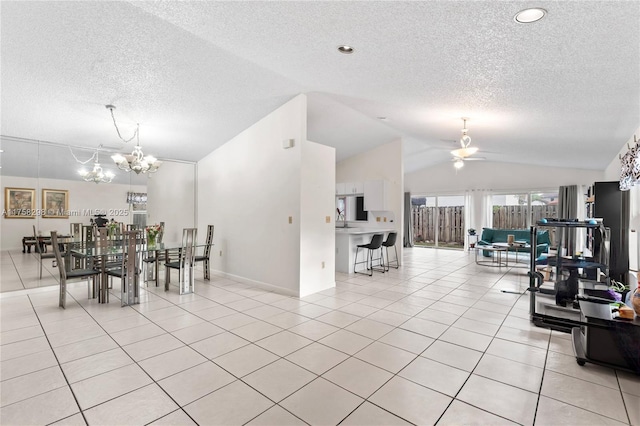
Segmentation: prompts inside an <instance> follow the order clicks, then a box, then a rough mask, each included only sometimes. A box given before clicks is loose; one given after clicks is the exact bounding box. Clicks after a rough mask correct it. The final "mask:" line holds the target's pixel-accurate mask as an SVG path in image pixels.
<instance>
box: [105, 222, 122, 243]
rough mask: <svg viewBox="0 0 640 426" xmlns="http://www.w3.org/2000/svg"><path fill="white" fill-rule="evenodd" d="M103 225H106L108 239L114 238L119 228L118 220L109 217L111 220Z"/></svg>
mask: <svg viewBox="0 0 640 426" xmlns="http://www.w3.org/2000/svg"><path fill="white" fill-rule="evenodd" d="M105 226H106V227H107V236H108V237H109V239H110V240H113V239H115V238H116V233H117V232H118V229H119V228H120V224H119V223H118V222H114V221H113V219H111V222H109V223H107V224H106V225H105Z"/></svg>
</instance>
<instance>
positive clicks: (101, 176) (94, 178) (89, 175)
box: [69, 145, 116, 183]
mask: <svg viewBox="0 0 640 426" xmlns="http://www.w3.org/2000/svg"><path fill="white" fill-rule="evenodd" d="M100 148H102V145H100V146H99V147H98V149H96V152H95V153H94V154H93V155H92V156H91V158H89V159H88V160H86V161H80V160H78V158H77V157H76V156H75V154H74V153H73V151H72V150H71V147H69V151H71V155H73V158H75V160H76V161H77V162H78V163H80V164H87V163H88V162H89V161H91V160H93V170H91V171H87V170H86V169H84V168H82V169H80V170H78V174H79V175H80V176H81V177H82V179H84V180H85V181H87V182H94V183H110V182H111V181H112V180H113V178H114V177H115V176H116V175H115V174H113V173H112V172H110V171H106V172H105V171H103V170H102V166H100V159H99V153H100Z"/></svg>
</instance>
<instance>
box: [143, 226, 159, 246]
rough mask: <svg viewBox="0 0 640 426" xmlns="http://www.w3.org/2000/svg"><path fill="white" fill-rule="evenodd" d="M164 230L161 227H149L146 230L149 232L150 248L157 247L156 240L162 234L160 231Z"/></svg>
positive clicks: (148, 242) (148, 241)
mask: <svg viewBox="0 0 640 426" xmlns="http://www.w3.org/2000/svg"><path fill="white" fill-rule="evenodd" d="M161 229H162V228H161V227H160V225H157V224H156V225H149V226H147V227H146V228H145V231H146V232H147V244H148V245H150V246H155V245H156V240H157V238H158V235H159V234H160V230H161Z"/></svg>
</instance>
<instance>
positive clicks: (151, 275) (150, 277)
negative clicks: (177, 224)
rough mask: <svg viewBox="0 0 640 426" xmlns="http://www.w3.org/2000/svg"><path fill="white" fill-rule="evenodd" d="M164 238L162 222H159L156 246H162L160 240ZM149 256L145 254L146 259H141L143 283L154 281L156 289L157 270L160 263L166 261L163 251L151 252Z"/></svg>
mask: <svg viewBox="0 0 640 426" xmlns="http://www.w3.org/2000/svg"><path fill="white" fill-rule="evenodd" d="M163 237H164V222H160V232H159V233H158V236H157V237H156V245H160V244H162V238H163ZM151 253H152V254H150V253H149V252H147V253H146V257H144V259H142V262H143V266H144V283H145V285H146V284H147V283H148V282H149V281H155V282H156V287H158V270H159V267H158V266H159V264H160V262H164V261H165V260H166V258H165V253H164V252H163V251H159V250H156V251H153V252H151Z"/></svg>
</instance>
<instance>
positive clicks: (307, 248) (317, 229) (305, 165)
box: [300, 142, 336, 297]
mask: <svg viewBox="0 0 640 426" xmlns="http://www.w3.org/2000/svg"><path fill="white" fill-rule="evenodd" d="M335 175H336V150H335V148H332V147H328V146H325V145H320V144H317V143H313V142H306V143H305V144H304V145H303V146H302V169H301V188H300V195H301V202H300V206H301V208H300V297H304V296H306V295H309V294H312V293H316V292H318V291H321V290H324V289H326V288H330V287H335V272H336V267H335V248H336V233H335V222H334V219H335V213H334V211H335V210H334V209H335ZM327 218H328V221H327Z"/></svg>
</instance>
